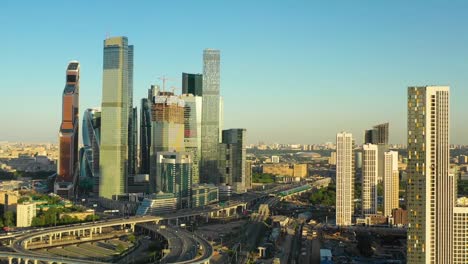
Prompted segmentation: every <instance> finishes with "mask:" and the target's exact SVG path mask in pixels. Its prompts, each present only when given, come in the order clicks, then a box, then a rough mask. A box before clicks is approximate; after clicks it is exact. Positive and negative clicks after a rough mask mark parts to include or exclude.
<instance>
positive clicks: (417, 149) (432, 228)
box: [406, 86, 454, 264]
mask: <svg viewBox="0 0 468 264" xmlns="http://www.w3.org/2000/svg"><path fill="white" fill-rule="evenodd" d="M449 107H450V104H449V87H447V86H423V87H409V88H408V134H407V135H408V167H407V174H408V176H407V177H408V180H407V196H406V197H407V209H408V221H409V223H408V238H407V263H409V264H412V263H453V258H452V257H453V256H452V254H453V252H452V251H453V207H454V188H453V187H454V182H453V176H451V175H449V158H450V156H449V124H450V123H449V116H450V115H449Z"/></svg>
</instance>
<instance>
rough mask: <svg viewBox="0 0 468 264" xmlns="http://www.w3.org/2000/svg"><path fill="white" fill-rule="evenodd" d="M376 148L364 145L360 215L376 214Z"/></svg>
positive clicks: (371, 145)
mask: <svg viewBox="0 0 468 264" xmlns="http://www.w3.org/2000/svg"><path fill="white" fill-rule="evenodd" d="M377 159H378V148H377V145H374V144H365V145H364V146H363V155H362V160H363V162H362V214H363V215H366V214H376V213H377V183H378V182H377V174H378V172H379V170H378V168H379V167H378V160H377Z"/></svg>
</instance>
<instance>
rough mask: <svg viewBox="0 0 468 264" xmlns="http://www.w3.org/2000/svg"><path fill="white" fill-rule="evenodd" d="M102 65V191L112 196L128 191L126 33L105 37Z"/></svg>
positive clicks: (129, 68) (129, 65)
mask: <svg viewBox="0 0 468 264" xmlns="http://www.w3.org/2000/svg"><path fill="white" fill-rule="evenodd" d="M103 68H104V71H103V80H102V83H103V84H102V114H101V149H100V152H101V153H100V183H99V195H100V196H101V197H105V198H112V197H113V196H114V195H119V194H122V193H125V191H126V177H127V176H128V173H129V142H130V138H131V135H129V134H131V133H129V128H130V126H129V121H130V113H131V109H133V107H132V103H131V101H132V97H133V96H132V94H133V92H132V91H131V90H132V88H133V84H132V81H133V46H129V45H128V40H127V37H112V38H108V39H106V40H104V66H103ZM130 158H134V157H130Z"/></svg>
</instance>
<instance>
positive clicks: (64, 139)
mask: <svg viewBox="0 0 468 264" xmlns="http://www.w3.org/2000/svg"><path fill="white" fill-rule="evenodd" d="M79 91H80V64H79V63H78V62H77V61H72V62H70V63H69V64H68V67H67V71H66V84H65V89H64V90H63V95H62V98H63V102H62V124H61V125H60V132H59V144H60V145H59V148H60V149H59V160H58V173H57V178H56V180H55V184H54V192H55V193H56V194H58V195H61V196H64V197H67V198H71V197H72V196H73V195H74V192H75V189H76V185H77V180H78V171H79V163H78V136H79V128H78V127H79Z"/></svg>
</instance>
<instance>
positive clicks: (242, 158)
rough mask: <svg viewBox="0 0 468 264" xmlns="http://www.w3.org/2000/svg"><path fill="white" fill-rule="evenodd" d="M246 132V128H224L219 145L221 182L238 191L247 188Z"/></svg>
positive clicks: (241, 191) (240, 191)
mask: <svg viewBox="0 0 468 264" xmlns="http://www.w3.org/2000/svg"><path fill="white" fill-rule="evenodd" d="M246 132H247V130H246V129H244V128H237V129H227V130H223V136H222V143H221V144H220V145H219V149H220V151H219V164H220V166H219V167H220V173H221V175H222V177H221V179H220V183H223V184H227V185H230V186H232V189H233V191H234V192H236V193H244V192H245V191H246V190H247V189H246V168H245V166H246V155H247V152H246V148H245V145H246V144H245V142H246Z"/></svg>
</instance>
